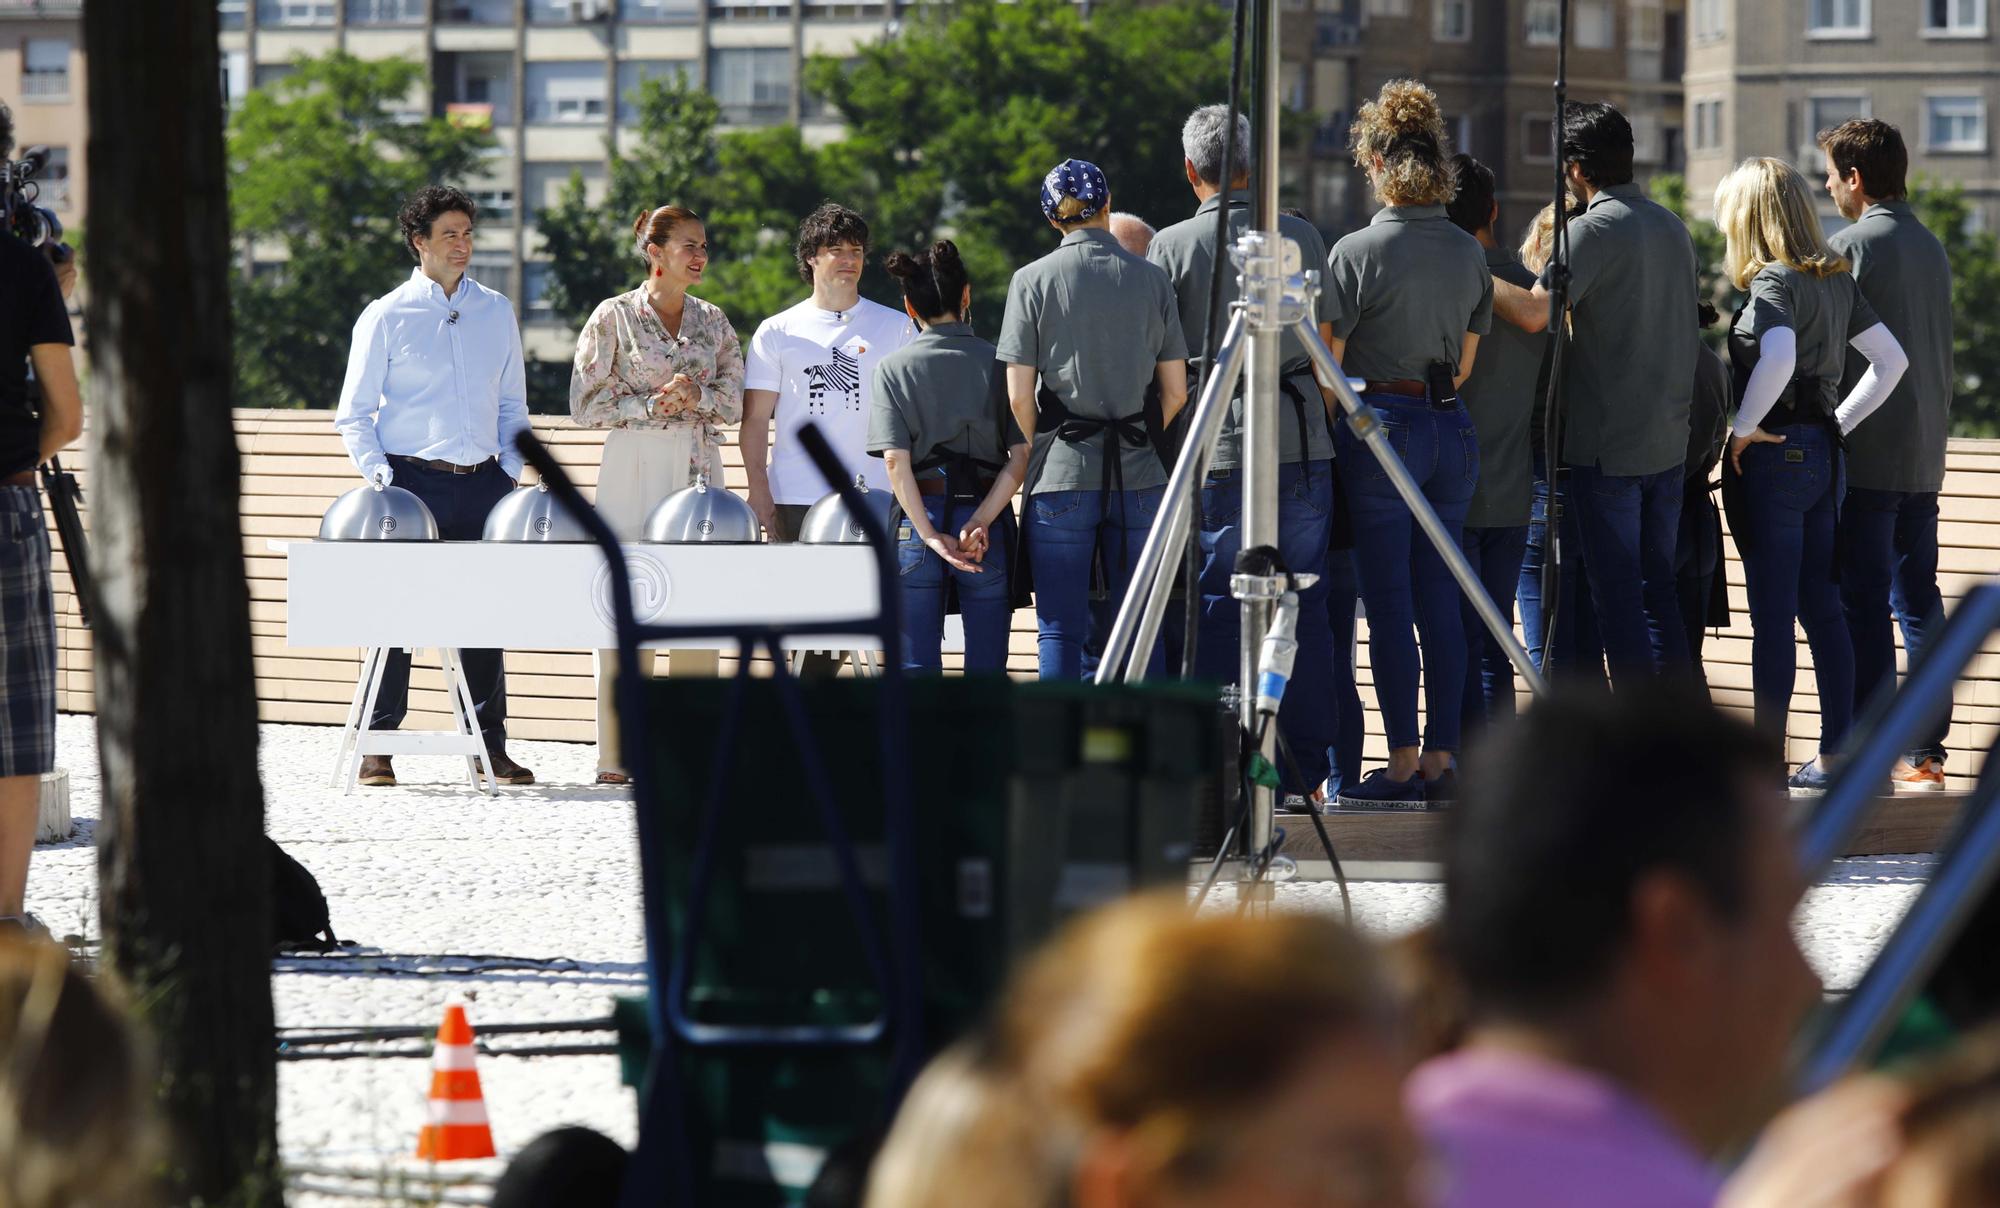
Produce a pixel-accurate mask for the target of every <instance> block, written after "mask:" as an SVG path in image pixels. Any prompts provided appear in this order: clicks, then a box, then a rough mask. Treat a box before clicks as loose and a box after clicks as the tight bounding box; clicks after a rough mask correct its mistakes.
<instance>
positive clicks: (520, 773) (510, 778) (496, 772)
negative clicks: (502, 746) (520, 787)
mask: <svg viewBox="0 0 2000 1208" xmlns="http://www.w3.org/2000/svg"><path fill="white" fill-rule="evenodd" d="M486 757H487V758H488V759H490V760H492V761H493V776H494V778H495V779H496V780H498V781H499V782H500V783H501V784H533V783H535V774H534V773H533V772H530V771H529V770H528V769H526V768H524V767H522V766H521V765H520V764H518V763H515V762H514V761H513V760H512V759H509V758H508V757H507V752H505V751H488V752H486Z"/></svg>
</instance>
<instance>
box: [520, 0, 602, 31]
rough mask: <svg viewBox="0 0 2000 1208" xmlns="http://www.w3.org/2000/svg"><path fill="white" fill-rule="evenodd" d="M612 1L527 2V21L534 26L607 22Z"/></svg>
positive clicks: (532, 0) (561, 0) (549, 0)
mask: <svg viewBox="0 0 2000 1208" xmlns="http://www.w3.org/2000/svg"><path fill="white" fill-rule="evenodd" d="M612 7H613V0H528V20H529V21H530V22H532V23H534V24H536V25H576V24H586V25H587V24H594V23H597V22H600V21H605V20H608V19H609V18H610V16H611V9H612Z"/></svg>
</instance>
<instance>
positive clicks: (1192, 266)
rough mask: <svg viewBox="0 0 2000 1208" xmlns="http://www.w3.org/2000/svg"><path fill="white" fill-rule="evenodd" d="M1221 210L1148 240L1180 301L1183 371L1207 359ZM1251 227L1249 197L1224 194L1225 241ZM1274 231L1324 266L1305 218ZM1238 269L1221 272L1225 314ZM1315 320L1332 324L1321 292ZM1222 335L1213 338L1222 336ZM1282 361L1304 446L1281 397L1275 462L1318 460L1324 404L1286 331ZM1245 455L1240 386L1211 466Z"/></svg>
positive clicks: (1322, 450) (1326, 447)
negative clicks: (1296, 400) (1301, 409)
mask: <svg viewBox="0 0 2000 1208" xmlns="http://www.w3.org/2000/svg"><path fill="white" fill-rule="evenodd" d="M1221 206H1222V195H1221V194H1220V193H1218V194H1216V195H1215V196H1213V197H1211V198H1209V199H1208V200H1207V201H1204V202H1202V203H1201V207H1200V208H1199V209H1197V210H1196V211H1195V212H1194V217H1193V218H1190V219H1187V220H1186V221H1184V222H1177V223H1175V224H1174V225H1172V226H1170V227H1168V228H1167V229H1165V230H1163V231H1161V232H1160V233H1159V234H1157V235H1155V236H1153V243H1152V246H1151V248H1150V249H1149V250H1148V251H1147V252H1146V259H1148V260H1150V261H1152V262H1153V263H1154V264H1157V265H1159V266H1160V267H1161V268H1163V269H1165V270H1167V277H1168V278H1169V279H1170V280H1172V281H1173V283H1174V297H1175V298H1176V299H1178V300H1179V305H1180V312H1181V331H1182V333H1183V334H1184V335H1185V336H1186V337H1187V346H1188V368H1189V369H1191V370H1199V369H1201V368H1202V367H1203V366H1204V365H1206V363H1207V360H1208V288H1209V273H1210V270H1211V269H1212V267H1213V266H1214V264H1215V212H1216V210H1218V209H1219V208H1221ZM1249 228H1250V195H1249V194H1248V193H1246V192H1243V191H1241V190H1238V191H1235V192H1232V193H1230V194H1229V236H1230V239H1231V241H1232V242H1233V241H1234V240H1235V239H1236V238H1237V237H1238V236H1240V235H1242V234H1243V232H1244V231H1246V230H1248V229H1249ZM1278 233H1279V234H1281V235H1283V236H1284V237H1285V238H1287V239H1290V240H1292V241H1293V242H1295V243H1297V244H1298V245H1299V256H1300V261H1301V263H1302V264H1304V265H1305V266H1306V267H1308V268H1312V267H1317V266H1318V265H1321V264H1325V263H1326V240H1325V239H1324V238H1323V237H1322V236H1321V235H1320V233H1319V228H1318V227H1315V226H1314V225H1313V224H1312V223H1310V222H1307V221H1306V220H1305V219H1303V218H1293V217H1291V216H1290V215H1281V216H1280V217H1279V219H1278ZM1239 292H1240V291H1239V289H1238V282H1237V279H1236V270H1235V267H1234V266H1233V265H1230V266H1229V267H1227V268H1226V269H1225V270H1224V272H1223V280H1222V301H1223V305H1224V307H1225V308H1226V307H1227V306H1229V305H1230V304H1231V303H1233V302H1235V301H1236V298H1237V296H1238V294H1239ZM1316 317H1317V319H1318V321H1320V322H1332V320H1333V303H1332V302H1331V300H1329V299H1328V297H1327V295H1326V294H1325V293H1324V292H1322V293H1321V294H1320V296H1319V309H1318V312H1317V316H1316ZM1219 334H1220V333H1218V335H1219ZM1279 356H1280V357H1281V358H1283V361H1284V365H1285V370H1286V373H1285V380H1286V382H1287V383H1289V384H1290V385H1291V387H1292V389H1293V390H1294V391H1296V392H1297V393H1298V394H1299V395H1300V396H1301V397H1303V398H1304V399H1305V421H1306V422H1305V444H1304V445H1303V446H1301V445H1300V443H1299V426H1300V425H1299V421H1298V414H1297V411H1296V409H1295V407H1294V405H1293V401H1292V399H1291V398H1289V397H1284V396H1280V398H1279V399H1278V460H1280V461H1282V462H1287V463H1289V462H1295V461H1308V460H1310V461H1320V460H1323V459H1325V458H1328V457H1332V456H1333V437H1332V436H1331V435H1330V434H1329V433H1328V431H1327V426H1326V403H1325V400H1324V399H1323V398H1322V397H1321V395H1320V392H1319V381H1318V379H1316V378H1314V377H1313V371H1312V362H1311V361H1310V360H1309V359H1307V357H1306V350H1305V346H1304V345H1302V344H1300V343H1299V341H1298V337H1296V336H1294V335H1292V334H1291V333H1290V332H1287V333H1286V334H1285V338H1284V344H1283V347H1282V351H1281V352H1280V353H1279ZM1193 378H1194V375H1193V374H1192V373H1190V374H1189V389H1190V390H1192V389H1193ZM1242 456H1243V396H1242V392H1241V388H1240V387H1239V388H1238V393H1237V396H1236V397H1235V398H1234V399H1232V400H1231V401H1230V404H1229V415H1228V418H1226V419H1224V420H1223V421H1222V432H1221V435H1219V436H1218V437H1217V438H1216V442H1215V456H1214V457H1213V458H1212V459H1210V461H1209V463H1208V464H1209V466H1210V468H1212V469H1217V470H1233V469H1235V468H1236V467H1237V466H1239V465H1241V464H1242Z"/></svg>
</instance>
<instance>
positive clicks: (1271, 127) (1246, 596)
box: [1218, 0, 1285, 892]
mask: <svg viewBox="0 0 2000 1208" xmlns="http://www.w3.org/2000/svg"><path fill="white" fill-rule="evenodd" d="M1257 18H1258V21H1259V24H1258V26H1257V52H1256V56H1255V59H1254V62H1255V63H1256V65H1257V118H1256V123H1255V127H1254V130H1253V133H1252V137H1253V140H1254V142H1255V145H1256V147H1257V152H1256V154H1255V155H1254V156H1252V157H1251V162H1252V165H1253V166H1254V167H1255V168H1256V171H1257V180H1256V188H1255V191H1254V192H1253V194H1252V196H1251V203H1250V236H1249V237H1248V238H1246V239H1245V240H1244V249H1245V252H1246V255H1245V257H1244V264H1243V295H1244V298H1245V300H1246V301H1247V302H1248V306H1247V307H1246V308H1245V309H1246V312H1247V314H1248V316H1249V335H1250V357H1249V365H1248V367H1247V369H1248V373H1247V375H1246V380H1245V382H1244V390H1243V475H1242V477H1243V527H1242V533H1243V548H1244V549H1250V548H1253V547H1256V546H1273V547H1275V546H1276V545H1277V544H1278V397H1279V380H1278V364H1279V360H1280V357H1279V343H1280V340H1281V338H1282V335H1283V326H1282V323H1281V321H1280V310H1281V308H1282V307H1283V305H1284V298H1285V271H1284V270H1285V264H1284V243H1283V241H1282V237H1281V236H1280V235H1279V234H1278V156H1279V139H1278V134H1279V130H1278V67H1279V61H1280V60H1279V56H1278V4H1277V0H1261V2H1260V3H1259V4H1258V6H1257ZM1218 250H1220V249H1218ZM1219 267H1220V265H1219V264H1218V268H1219ZM1272 586H1273V585H1271V584H1268V583H1254V584H1246V583H1243V582H1242V581H1241V580H1240V579H1238V578H1236V577H1233V576H1232V578H1231V581H1230V587H1231V593H1232V594H1234V595H1235V596H1236V597H1237V599H1239V600H1241V601H1242V610H1243V612H1242V615H1243V626H1242V635H1243V640H1242V647H1241V658H1240V660H1239V662H1238V668H1239V675H1238V677H1237V683H1238V684H1240V685H1242V689H1243V691H1242V698H1243V704H1242V710H1243V729H1244V731H1245V732H1246V733H1250V734H1255V733H1257V731H1258V725H1257V716H1256V709H1257V706H1256V692H1255V691H1254V688H1255V685H1256V683H1257V653H1258V651H1259V649H1260V648H1261V647H1262V646H1263V643H1264V632H1265V631H1266V630H1267V629H1269V628H1270V626H1271V614H1272V610H1273V608H1274V606H1275V605H1276V603H1277V594H1276V592H1275V591H1273V590H1271V588H1272ZM1246 588H1247V589H1248V590H1245V589H1246ZM1279 590H1282V586H1281V585H1280V587H1279ZM1263 730H1264V741H1263V756H1264V758H1265V759H1266V760H1273V761H1274V760H1275V758H1276V755H1277V744H1278V734H1277V727H1275V726H1266V727H1263ZM1250 794H1251V796H1250V815H1249V834H1248V839H1249V850H1250V852H1251V853H1252V855H1253V856H1255V855H1256V854H1257V853H1261V852H1262V851H1264V850H1265V848H1267V847H1269V846H1270V843H1271V834H1272V828H1273V826H1274V825H1275V823H1274V818H1275V816H1276V814H1277V805H1278V802H1277V796H1276V794H1275V793H1274V792H1273V791H1272V790H1271V789H1270V788H1269V787H1267V786H1265V785H1262V784H1258V783H1256V782H1254V781H1253V782H1252V784H1251V790H1250ZM1254 864H1255V861H1254V860H1253V866H1254ZM1266 892H1268V889H1267V891H1266Z"/></svg>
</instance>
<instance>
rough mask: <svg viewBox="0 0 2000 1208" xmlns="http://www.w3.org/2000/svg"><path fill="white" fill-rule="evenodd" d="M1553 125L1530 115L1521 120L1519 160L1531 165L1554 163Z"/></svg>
mask: <svg viewBox="0 0 2000 1208" xmlns="http://www.w3.org/2000/svg"><path fill="white" fill-rule="evenodd" d="M1554 127H1555V123H1554V122H1552V121H1550V120H1549V119H1548V118H1545V117H1534V116H1532V115H1529V116H1526V117H1524V118H1522V119H1521V158H1522V159H1523V160H1526V161H1527V162H1528V163H1531V164H1549V163H1554V162H1555V143H1554V135H1553V134H1552V133H1551V131H1552V130H1553V129H1554Z"/></svg>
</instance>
